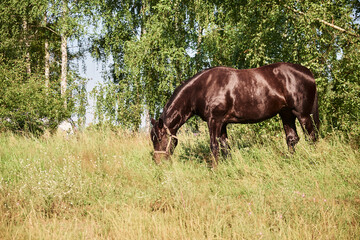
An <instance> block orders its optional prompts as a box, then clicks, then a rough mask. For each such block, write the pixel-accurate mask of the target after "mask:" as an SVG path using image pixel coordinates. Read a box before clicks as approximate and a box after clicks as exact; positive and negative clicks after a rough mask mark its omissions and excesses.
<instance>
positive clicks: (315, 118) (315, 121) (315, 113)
mask: <svg viewBox="0 0 360 240" xmlns="http://www.w3.org/2000/svg"><path fill="white" fill-rule="evenodd" d="M311 114H312V121H313V124H314V130H315V131H314V133H315V136H314V140H316V139H317V138H318V135H319V129H320V120H319V104H318V93H317V91H315V98H314V103H313V107H312V110H311Z"/></svg>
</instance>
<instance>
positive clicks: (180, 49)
mask: <svg viewBox="0 0 360 240" xmlns="http://www.w3.org/2000/svg"><path fill="white" fill-rule="evenodd" d="M0 6H1V7H0V9H1V13H0V24H1V29H0V31H1V32H0V61H1V71H0V79H1V86H0V87H1V90H0V91H3V92H2V93H0V94H1V97H2V98H3V99H1V100H0V108H1V109H0V119H1V121H2V123H1V124H2V125H1V126H2V127H3V128H8V127H9V125H11V124H14V123H15V122H17V123H19V121H17V120H16V119H17V118H22V119H25V120H23V121H24V122H25V123H26V124H22V125H20V124H17V125H18V126H17V128H19V129H23V128H24V126H28V125H29V124H30V125H31V124H33V123H34V122H36V121H33V120H38V119H42V118H44V117H46V118H48V119H51V121H50V122H54V123H56V122H58V121H59V120H60V119H63V118H65V117H67V116H69V115H71V114H77V115H78V116H79V119H84V117H85V105H86V102H87V101H86V93H85V92H84V84H85V80H84V79H81V78H79V76H78V74H77V71H78V70H77V69H76V67H75V66H73V64H72V63H74V61H76V60H78V59H81V56H83V54H84V53H86V52H89V53H91V54H92V56H94V57H95V58H96V59H98V60H99V61H101V62H102V63H103V66H105V69H108V71H107V72H106V74H105V76H104V82H103V83H102V84H100V85H99V86H97V87H96V88H95V90H94V91H93V92H92V94H91V96H92V97H93V98H94V99H95V100H96V107H95V119H96V122H97V123H100V124H102V123H106V124H111V125H121V126H123V127H125V128H131V129H133V130H136V129H138V128H139V126H140V123H141V120H142V117H144V115H145V116H147V117H149V116H153V117H154V116H158V115H159V113H160V112H161V109H162V107H163V105H164V104H165V102H166V101H167V99H168V98H169V97H170V95H171V94H172V92H173V90H174V88H175V87H176V86H177V85H178V84H180V83H181V82H182V81H184V80H186V79H188V78H189V77H191V76H192V75H194V74H195V73H196V72H198V71H200V70H202V69H204V68H207V67H212V66H218V65H225V66H231V67H235V68H251V67H258V66H261V65H265V64H269V63H273V62H292V63H299V64H302V65H304V66H306V67H308V68H310V69H311V70H312V72H313V73H314V75H315V78H316V81H317V85H318V91H319V100H320V114H321V120H322V123H323V129H325V130H329V129H340V130H343V131H346V132H349V133H350V134H353V135H355V136H359V135H360V127H359V125H360V124H359V118H360V66H359V60H360V27H359V26H360V25H359V21H360V4H359V2H358V1H357V0H341V1H331V0H325V1H310V0H303V1H299V0H288V1H284V0H269V1H260V0H248V1H245V0H237V1H233V0H225V1H224V0H222V1H218V0H209V1H203V0H195V1H188V0H157V1H146V0H145V1H140V0H124V1H109V0H96V1H71V0H68V1H14V0H13V1H10V0H5V1H2V3H1V4H0ZM87 29H92V33H89V32H88V31H87ZM70 40H72V41H74V40H76V42H77V43H78V45H79V47H77V48H76V51H75V50H74V49H71V50H70V49H69V46H68V44H67V43H68V42H69V41H70ZM9 89H11V91H9ZM16 89H19V91H17V90H16ZM29 93H31V94H29ZM35 93H36V94H35ZM28 95H30V96H31V97H27V96H28ZM14 99H17V100H16V101H15V100H14ZM21 99H24V101H22V100H21ZM25 99H26V100H25ZM14 102H16V103H17V104H14ZM24 104H28V105H29V106H28V109H30V110H26V109H27V108H25V107H23V105H24ZM29 116H30V117H31V118H29ZM29 119H31V120H32V121H29ZM23 125H24V126H23ZM54 125H56V124H54Z"/></svg>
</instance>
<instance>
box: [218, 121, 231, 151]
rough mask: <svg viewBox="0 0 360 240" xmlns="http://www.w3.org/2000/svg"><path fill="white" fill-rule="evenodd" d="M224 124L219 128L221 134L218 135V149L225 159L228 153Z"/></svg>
mask: <svg viewBox="0 0 360 240" xmlns="http://www.w3.org/2000/svg"><path fill="white" fill-rule="evenodd" d="M226 125H227V124H226V123H224V124H223V125H222V127H221V133H220V139H219V140H220V147H221V154H222V155H223V156H224V157H227V155H228V153H229V149H230V147H229V143H228V135H227V131H226Z"/></svg>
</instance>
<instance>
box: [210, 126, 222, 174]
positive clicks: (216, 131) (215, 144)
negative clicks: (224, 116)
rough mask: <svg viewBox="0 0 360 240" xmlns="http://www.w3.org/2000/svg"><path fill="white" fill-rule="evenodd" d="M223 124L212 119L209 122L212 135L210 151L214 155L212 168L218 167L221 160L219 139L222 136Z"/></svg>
mask: <svg viewBox="0 0 360 240" xmlns="http://www.w3.org/2000/svg"><path fill="white" fill-rule="evenodd" d="M221 126H222V123H221V122H218V121H216V120H215V119H210V120H209V121H208V127H209V133H210V149H211V152H212V154H213V160H212V162H211V167H213V168H214V167H216V165H217V164H218V160H219V138H220V134H221Z"/></svg>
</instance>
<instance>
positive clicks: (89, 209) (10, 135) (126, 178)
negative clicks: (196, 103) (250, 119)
mask: <svg viewBox="0 0 360 240" xmlns="http://www.w3.org/2000/svg"><path fill="white" fill-rule="evenodd" d="M89 56H91V58H92V59H95V60H96V62H97V63H98V65H99V66H100V70H101V71H102V80H101V81H99V83H98V84H96V86H95V87H94V88H93V89H92V90H89V87H88V86H89V84H90V82H91V81H92V80H91V78H92V77H93V76H88V75H87V76H84V75H83V74H82V73H83V72H84V68H87V67H89V66H86V65H87V62H88V58H89ZM275 62H290V63H297V64H301V65H303V66H305V67H307V68H309V69H310V70H311V71H312V73H313V75H314V77H315V81H316V84H317V91H318V95H319V96H318V97H319V112H320V129H319V139H318V141H317V142H316V143H315V144H313V143H311V142H308V141H306V134H304V133H303V132H302V131H298V132H299V137H300V141H299V143H298V144H297V145H296V148H295V151H292V152H290V151H289V149H288V148H287V146H286V139H285V137H284V133H283V132H284V130H283V127H282V125H281V121H280V118H279V117H274V118H272V119H270V120H266V121H263V122H261V123H258V124H231V125H230V126H228V128H227V131H228V133H229V146H230V148H231V150H230V151H229V155H228V156H227V157H226V158H225V157H220V158H219V163H218V165H217V166H216V167H214V168H211V167H209V165H208V163H209V162H210V161H211V160H212V159H213V157H214V156H213V155H212V154H211V149H210V146H209V132H208V129H207V126H206V123H204V122H202V121H201V120H200V119H197V118H192V119H190V120H189V121H188V124H185V126H183V127H182V128H181V129H180V130H179V132H178V133H177V138H178V140H179V144H178V146H177V148H176V150H175V151H174V154H173V155H172V156H171V158H170V159H169V160H168V161H163V162H162V163H161V164H159V165H158V164H155V163H154V161H153V153H154V146H153V144H152V143H151V139H150V136H149V133H148V132H147V131H144V128H145V127H146V122H149V119H151V118H156V119H157V118H158V117H159V116H160V114H161V113H162V109H163V107H164V105H165V103H166V102H167V101H168V99H169V98H170V96H171V95H172V93H173V92H174V89H175V88H176V86H178V85H179V84H180V83H182V82H184V81H186V80H187V79H189V78H191V77H192V76H193V75H194V74H196V73H197V72H199V71H202V70H204V69H206V68H210V67H215V66H228V67H233V68H237V69H247V68H255V67H260V66H263V65H266V64H271V63H275ZM359 62H360V2H359V1H358V0H311V1H310V0H266V1H263V0H262V1H260V0H237V1H234V0H208V1H204V0H193V1H189V0H123V1H115V0H93V1H88V0H21V1H20V0H1V1H0V239H66V240H68V239H76V240H77V239H86V240H88V239H217V240H218V239H309V240H310V239H358V238H359V236H360V225H359V222H360V198H359V196H360V178H359V176H360V151H359V147H360V124H359V119H360V66H359ZM89 111H90V112H91V111H92V112H94V119H93V121H92V122H91V124H90V125H88V124H87V121H88V120H87V118H88V116H89V114H88V113H89ZM67 119H73V120H74V121H75V123H76V126H77V128H78V131H75V133H74V134H61V133H60V134H59V133H58V132H56V129H57V127H58V126H59V124H60V123H61V122H63V121H64V120H67ZM297 125H298V127H297V128H298V129H301V128H300V126H299V125H300V124H299V123H297ZM170 144H171V141H170ZM169 146H170V145H169Z"/></svg>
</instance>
